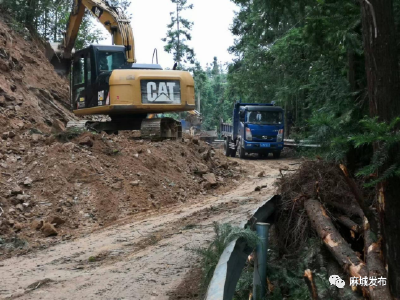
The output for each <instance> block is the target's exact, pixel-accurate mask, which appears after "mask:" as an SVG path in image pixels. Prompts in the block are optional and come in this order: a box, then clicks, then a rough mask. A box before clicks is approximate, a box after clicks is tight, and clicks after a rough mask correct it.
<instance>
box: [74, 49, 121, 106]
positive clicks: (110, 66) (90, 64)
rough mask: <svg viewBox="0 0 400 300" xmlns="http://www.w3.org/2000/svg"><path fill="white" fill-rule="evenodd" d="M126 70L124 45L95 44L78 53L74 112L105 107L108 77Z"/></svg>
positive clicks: (75, 68)
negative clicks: (116, 71) (114, 71)
mask: <svg viewBox="0 0 400 300" xmlns="http://www.w3.org/2000/svg"><path fill="white" fill-rule="evenodd" d="M124 67H127V66H126V56H125V49H124V47H123V46H97V45H92V46H90V47H88V48H86V49H83V50H80V51H78V52H76V53H75V55H74V59H73V65H72V80H71V88H72V89H71V90H72V98H71V106H72V107H73V109H84V108H90V107H97V106H102V105H105V104H106V100H107V98H106V97H107V95H108V92H109V87H108V82H107V78H109V77H110V75H111V73H112V71H113V70H115V69H122V68H124ZM99 91H103V92H102V93H100V94H99Z"/></svg>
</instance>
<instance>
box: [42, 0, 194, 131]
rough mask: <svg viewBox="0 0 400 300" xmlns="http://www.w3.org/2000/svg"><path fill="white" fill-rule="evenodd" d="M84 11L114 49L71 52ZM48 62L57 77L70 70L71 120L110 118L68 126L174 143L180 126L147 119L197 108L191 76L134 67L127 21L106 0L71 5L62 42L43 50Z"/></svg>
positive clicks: (148, 66)
mask: <svg viewBox="0 0 400 300" xmlns="http://www.w3.org/2000/svg"><path fill="white" fill-rule="evenodd" d="M85 9H87V10H88V11H90V13H91V14H92V15H93V16H94V17H96V18H97V19H98V20H99V21H100V23H101V24H102V25H103V26H104V27H105V28H106V29H107V30H108V31H109V32H110V34H111V35H112V40H113V45H110V46H103V45H91V46H89V47H88V48H86V49H83V50H79V51H77V52H75V53H74V51H73V49H74V45H75V41H76V38H77V35H78V31H79V27H80V24H81V22H82V19H83V16H84V13H85ZM47 57H48V59H49V60H50V61H51V62H52V63H53V65H54V67H55V69H56V71H57V72H58V73H59V74H68V73H69V72H70V71H71V98H70V99H71V100H70V102H71V107H72V109H73V112H74V113H75V115H78V116H89V115H108V116H109V117H110V119H111V121H107V122H95V121H79V122H73V123H71V124H68V127H88V128H91V129H93V130H96V131H106V132H110V133H112V132H117V131H119V130H141V136H142V137H143V138H151V139H166V138H171V139H174V138H179V137H181V136H182V127H181V124H180V122H178V121H175V120H174V119H172V118H148V117H147V116H148V115H149V114H158V113H165V112H182V111H192V110H194V109H195V96H194V80H193V77H192V76H191V74H190V73H189V72H184V71H176V70H163V69H162V68H161V66H160V65H158V64H137V63H136V61H135V44H134V38H133V32H132V28H131V25H130V21H129V19H128V18H127V17H126V16H125V14H124V12H123V11H122V10H121V9H119V8H115V7H111V6H110V5H109V4H108V3H107V1H104V0H74V3H73V8H72V12H71V15H70V18H69V22H68V25H67V30H66V32H65V36H64V39H63V41H62V42H61V43H60V44H52V45H51V47H49V48H48V49H47ZM71 62H72V63H71ZM71 66H72V68H71Z"/></svg>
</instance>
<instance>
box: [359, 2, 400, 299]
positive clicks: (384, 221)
mask: <svg viewBox="0 0 400 300" xmlns="http://www.w3.org/2000/svg"><path fill="white" fill-rule="evenodd" d="M360 3H361V12H362V21H363V39H364V48H365V68H366V73H367V79H368V94H369V103H370V105H369V107H370V114H371V116H372V117H375V116H378V117H379V120H381V121H386V122H390V121H391V120H392V119H393V118H395V117H398V116H399V115H400V101H399V99H398V98H399V95H400V80H399V69H398V57H397V54H398V53H397V49H396V33H395V23H394V17H393V0H360ZM377 146H379V145H375V149H376V148H377ZM399 149H400V147H399V146H397V149H392V151H391V153H390V154H389V161H388V163H387V164H386V165H385V166H384V167H383V168H382V169H381V170H380V172H379V173H381V174H382V172H383V170H385V169H386V168H387V167H388V166H389V165H391V164H392V163H393V161H394V157H395V155H394V154H396V152H398V151H399ZM377 193H378V200H379V214H380V223H381V227H382V233H383V237H384V247H383V248H384V250H385V254H386V255H385V256H386V260H387V264H388V268H389V284H390V289H391V292H392V294H393V296H394V297H396V298H400V222H399V215H400V201H399V195H400V179H399V178H398V177H391V178H389V179H387V180H386V181H385V182H381V183H380V184H379V186H378V187H377Z"/></svg>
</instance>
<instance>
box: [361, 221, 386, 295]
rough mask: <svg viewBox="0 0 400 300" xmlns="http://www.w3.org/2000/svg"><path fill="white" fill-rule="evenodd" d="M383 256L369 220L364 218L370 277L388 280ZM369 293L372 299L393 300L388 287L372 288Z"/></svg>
mask: <svg viewBox="0 0 400 300" xmlns="http://www.w3.org/2000/svg"><path fill="white" fill-rule="evenodd" d="M381 256H382V252H381V246H380V244H379V243H378V242H377V241H376V236H375V235H374V234H373V233H372V231H371V229H370V226H369V223H368V219H367V218H364V257H365V258H366V263H367V266H368V275H369V277H374V278H380V277H383V278H388V276H387V272H386V269H385V266H384V264H383V260H382V258H381ZM369 292H370V295H371V299H379V300H390V299H392V297H391V295H390V290H389V286H388V285H377V286H370V287H369Z"/></svg>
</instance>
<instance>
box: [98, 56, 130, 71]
mask: <svg viewBox="0 0 400 300" xmlns="http://www.w3.org/2000/svg"><path fill="white" fill-rule="evenodd" d="M124 64H125V54H124V52H122V51H120V52H114V51H99V52H98V68H99V73H102V72H108V71H113V70H115V69H120V68H122V67H123V65H124Z"/></svg>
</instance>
